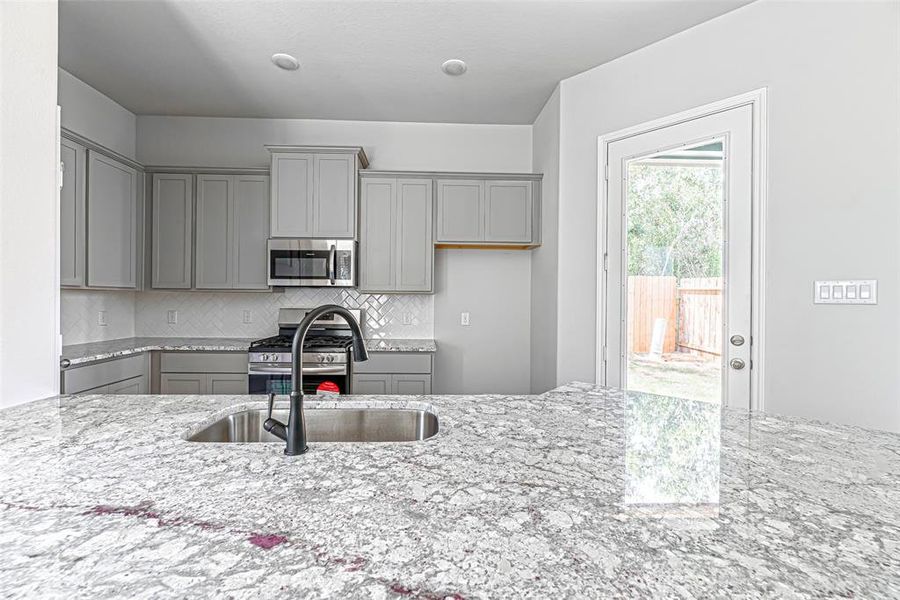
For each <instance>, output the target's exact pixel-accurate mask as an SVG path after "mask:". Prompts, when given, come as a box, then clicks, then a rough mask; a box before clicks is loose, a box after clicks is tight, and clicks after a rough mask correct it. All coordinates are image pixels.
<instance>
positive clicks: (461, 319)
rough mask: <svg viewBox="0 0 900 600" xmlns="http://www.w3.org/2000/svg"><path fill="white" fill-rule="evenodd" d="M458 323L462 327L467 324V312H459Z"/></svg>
mask: <svg viewBox="0 0 900 600" xmlns="http://www.w3.org/2000/svg"><path fill="white" fill-rule="evenodd" d="M459 324H460V325H462V326H464V327H468V326H469V313H467V312H463V313H459Z"/></svg>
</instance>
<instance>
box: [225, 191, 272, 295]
mask: <svg viewBox="0 0 900 600" xmlns="http://www.w3.org/2000/svg"><path fill="white" fill-rule="evenodd" d="M234 180H235V185H234V187H235V207H234V220H235V222H234V259H233V260H234V287H235V288H239V289H244V290H260V289H262V290H265V289H268V287H269V283H268V272H267V270H266V240H267V239H268V237H269V178H268V177H266V176H265V175H235V177H234Z"/></svg>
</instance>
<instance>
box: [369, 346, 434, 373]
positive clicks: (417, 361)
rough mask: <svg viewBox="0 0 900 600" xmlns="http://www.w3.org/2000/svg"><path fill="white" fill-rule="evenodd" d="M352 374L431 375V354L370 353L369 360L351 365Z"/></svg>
mask: <svg viewBox="0 0 900 600" xmlns="http://www.w3.org/2000/svg"><path fill="white" fill-rule="evenodd" d="M353 372H354V373H426V374H429V375H430V374H431V354H428V353H403V352H370V353H369V360H367V361H365V362H358V363H353Z"/></svg>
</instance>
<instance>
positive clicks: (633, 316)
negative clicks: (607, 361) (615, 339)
mask: <svg viewBox="0 0 900 600" xmlns="http://www.w3.org/2000/svg"><path fill="white" fill-rule="evenodd" d="M722 301H723V294H722V278H721V277H702V278H684V279H681V280H680V281H679V280H678V279H676V278H675V277H655V276H644V275H635V276H630V277H628V348H629V350H630V351H632V352H637V353H641V354H646V353H648V352H650V347H651V344H652V340H653V328H654V324H655V323H656V322H657V320H659V319H664V320H665V327H664V329H663V331H664V338H663V340H662V352H663V353H670V352H676V351H680V352H691V353H701V354H706V355H715V356H718V355H720V354H721V352H722V308H723V306H722Z"/></svg>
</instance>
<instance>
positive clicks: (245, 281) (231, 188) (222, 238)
mask: <svg viewBox="0 0 900 600" xmlns="http://www.w3.org/2000/svg"><path fill="white" fill-rule="evenodd" d="M268 193H269V178H268V176H265V175H198V176H197V227H196V229H197V233H196V260H195V265H196V268H195V278H196V279H195V287H196V288H198V289H267V288H268V277H267V272H266V239H267V232H268V223H269V196H268Z"/></svg>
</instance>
